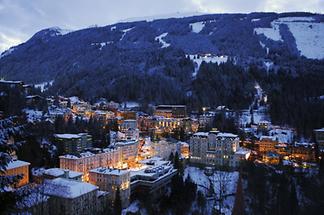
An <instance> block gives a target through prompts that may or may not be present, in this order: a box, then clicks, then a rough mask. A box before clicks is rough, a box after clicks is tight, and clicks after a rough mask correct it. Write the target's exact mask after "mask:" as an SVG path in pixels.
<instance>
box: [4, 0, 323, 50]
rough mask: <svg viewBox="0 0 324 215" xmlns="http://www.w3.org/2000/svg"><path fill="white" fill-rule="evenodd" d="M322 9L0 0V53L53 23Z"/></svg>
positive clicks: (231, 2) (245, 0)
mask: <svg viewBox="0 0 324 215" xmlns="http://www.w3.org/2000/svg"><path fill="white" fill-rule="evenodd" d="M254 11H267V12H273V11H274V12H287V11H307V12H317V13H323V12H324V0H118V1H113V0H0V52H2V51H4V50H5V49H8V48H9V47H11V46H14V45H17V44H19V43H21V42H24V41H26V40H27V39H28V38H30V37H31V36H32V35H33V34H34V33H35V32H37V31H39V30H41V29H44V28H48V27H53V26H58V27H60V28H62V29H71V30H76V29H80V28H85V27H88V26H91V25H95V24H96V25H99V26H104V25H108V24H112V23H115V22H118V21H120V20H126V19H128V18H134V17H150V16H156V15H164V14H176V13H237V12H247V13H248V12H254Z"/></svg>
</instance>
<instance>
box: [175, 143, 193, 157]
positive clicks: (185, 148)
mask: <svg viewBox="0 0 324 215" xmlns="http://www.w3.org/2000/svg"><path fill="white" fill-rule="evenodd" d="M178 147H180V154H181V157H183V158H189V154H190V150H189V144H188V143H186V142H178Z"/></svg>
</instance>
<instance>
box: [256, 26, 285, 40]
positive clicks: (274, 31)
mask: <svg viewBox="0 0 324 215" xmlns="http://www.w3.org/2000/svg"><path fill="white" fill-rule="evenodd" d="M254 32H255V33H256V34H263V35H264V36H266V37H267V38H269V39H271V40H274V41H282V38H281V35H280V31H279V26H278V25H277V24H275V23H274V22H271V28H255V29H254Z"/></svg>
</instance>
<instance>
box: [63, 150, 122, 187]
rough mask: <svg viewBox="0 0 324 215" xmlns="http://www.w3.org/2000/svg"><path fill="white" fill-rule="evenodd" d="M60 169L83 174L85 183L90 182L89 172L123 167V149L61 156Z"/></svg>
mask: <svg viewBox="0 0 324 215" xmlns="http://www.w3.org/2000/svg"><path fill="white" fill-rule="evenodd" d="M59 158H60V168H62V169H68V170H72V171H75V172H82V173H83V178H82V180H83V181H89V171H90V170H91V169H95V168H98V167H111V168H113V167H116V168H117V167H121V166H122V163H123V162H122V161H123V159H122V149H120V148H107V149H98V150H93V151H92V152H89V151H88V152H84V153H80V154H79V155H78V156H77V155H63V156H60V157H59Z"/></svg>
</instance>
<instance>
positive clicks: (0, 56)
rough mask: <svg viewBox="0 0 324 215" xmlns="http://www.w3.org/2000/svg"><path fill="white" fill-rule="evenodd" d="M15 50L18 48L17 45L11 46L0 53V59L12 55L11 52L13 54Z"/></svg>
mask: <svg viewBox="0 0 324 215" xmlns="http://www.w3.org/2000/svg"><path fill="white" fill-rule="evenodd" d="M15 50H16V48H15V47H11V48H9V49H8V50H6V51H4V52H2V53H1V54H0V59H1V58H3V57H5V56H8V55H10V54H11V53H12V52H13V51H15Z"/></svg>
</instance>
